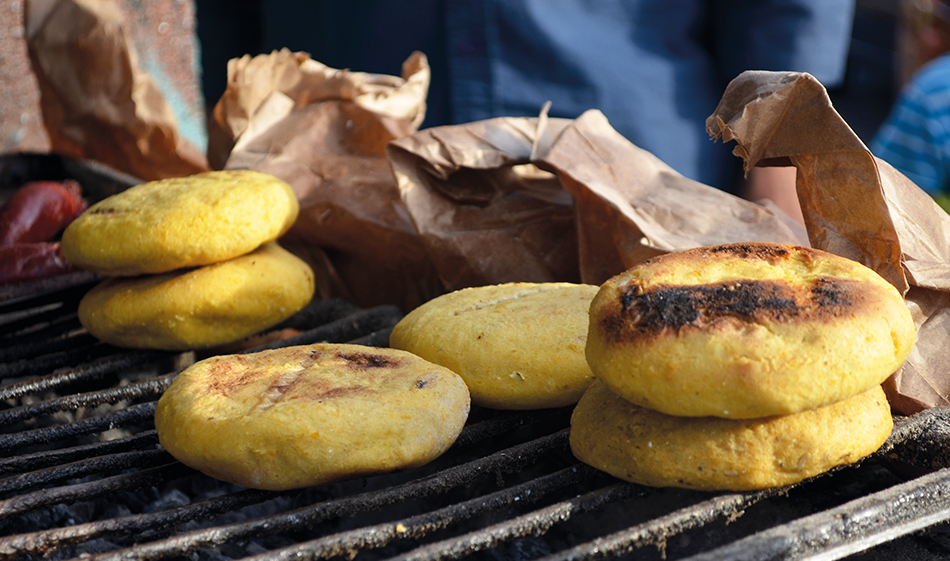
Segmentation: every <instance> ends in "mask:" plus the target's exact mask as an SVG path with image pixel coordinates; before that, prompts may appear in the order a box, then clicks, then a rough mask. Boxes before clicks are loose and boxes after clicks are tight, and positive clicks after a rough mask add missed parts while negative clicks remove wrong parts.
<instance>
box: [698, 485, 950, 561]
mask: <svg viewBox="0 0 950 561" xmlns="http://www.w3.org/2000/svg"><path fill="white" fill-rule="evenodd" d="M947 520H950V470H948V469H942V470H940V471H937V472H935V473H931V474H928V475H925V476H923V477H920V478H918V479H914V480H912V481H908V482H907V483H903V484H900V485H896V486H894V487H891V488H889V489H886V490H884V491H879V492H877V493H874V494H872V495H869V496H867V497H862V498H860V499H857V500H855V501H851V502H848V503H846V504H843V505H841V506H839V507H837V508H833V509H829V510H826V511H824V512H821V513H818V514H815V515H813V516H808V517H805V518H800V519H798V520H796V521H794V522H791V523H788V524H783V525H781V526H777V527H775V528H772V529H769V530H765V531H763V532H760V533H758V534H755V535H753V536H750V537H748V538H745V539H742V540H738V541H736V542H733V543H731V544H729V545H727V546H723V547H721V548H718V549H715V550H712V551H709V552H705V553H702V554H699V555H695V556H693V557H690V558H689V561H713V560H721V559H733V560H736V561H742V560H749V561H753V560H757V559H790V558H795V559H804V558H808V559H823V560H832V559H841V558H842V557H845V556H847V555H850V554H852V553H857V552H859V551H864V550H866V549H868V548H869V547H872V546H874V545H877V544H880V543H883V542H885V541H890V540H892V539H894V538H896V537H899V536H903V535H906V534H909V533H911V532H915V531H917V530H920V529H923V528H926V527H928V526H931V525H933V524H937V523H940V522H945V521H947Z"/></svg>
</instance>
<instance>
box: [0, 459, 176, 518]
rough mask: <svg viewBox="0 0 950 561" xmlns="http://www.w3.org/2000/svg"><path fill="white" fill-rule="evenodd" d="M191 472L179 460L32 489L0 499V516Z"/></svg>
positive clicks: (143, 484) (133, 486) (95, 495)
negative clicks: (59, 485) (102, 476)
mask: <svg viewBox="0 0 950 561" xmlns="http://www.w3.org/2000/svg"><path fill="white" fill-rule="evenodd" d="M191 473H194V470H192V469H191V468H189V467H186V466H184V465H183V464H180V463H171V464H166V465H164V466H159V467H154V468H147V469H143V470H141V471H136V472H132V473H127V474H122V475H116V476H112V477H107V478H105V479H100V480H97V481H90V482H88V483H76V484H74V485H66V486H63V487H56V488H53V489H43V490H40V491H34V492H32V493H27V494H25V495H19V496H16V497H13V498H11V499H6V500H4V501H0V519H3V518H6V517H8V516H13V515H17V514H23V513H25V512H30V511H33V510H36V509H39V508H43V507H46V506H50V505H55V504H59V503H67V502H74V501H77V500H88V499H92V498H96V497H103V496H106V495H110V494H114V493H118V492H119V491H127V490H129V489H141V488H142V487H144V486H146V485H157V484H160V483H162V482H164V481H170V480H173V479H178V478H179V477H183V476H185V475H188V474H191Z"/></svg>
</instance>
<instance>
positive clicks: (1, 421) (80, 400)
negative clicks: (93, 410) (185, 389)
mask: <svg viewBox="0 0 950 561" xmlns="http://www.w3.org/2000/svg"><path fill="white" fill-rule="evenodd" d="M174 379H175V374H166V375H164V376H161V377H159V378H154V379H152V380H146V381H144V382H138V383H135V384H130V385H128V386H123V387H119V388H110V389H107V390H99V391H95V392H88V393H81V394H76V395H70V396H66V397H61V398H58V399H51V400H47V401H43V402H41V403H36V404H32V405H23V406H20V407H14V408H12V409H7V410H6V411H0V426H3V425H10V424H13V423H15V422H17V421H23V420H26V419H34V418H37V417H43V416H45V415H50V414H52V413H56V412H59V411H76V410H77V409H80V408H83V407H96V406H98V405H102V404H105V403H113V404H114V403H118V402H119V401H123V400H133V399H140V398H143V397H155V398H156V399H157V397H158V396H160V395H161V394H162V392H164V391H165V390H166V389H167V388H168V386H170V385H171V383H172V380H174Z"/></svg>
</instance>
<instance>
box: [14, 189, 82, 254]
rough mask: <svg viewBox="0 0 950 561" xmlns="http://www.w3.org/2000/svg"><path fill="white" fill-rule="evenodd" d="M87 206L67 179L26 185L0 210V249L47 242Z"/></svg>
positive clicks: (78, 191)
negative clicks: (15, 245) (18, 244)
mask: <svg viewBox="0 0 950 561" xmlns="http://www.w3.org/2000/svg"><path fill="white" fill-rule="evenodd" d="M87 206H89V205H88V203H87V202H86V201H85V200H84V199H83V198H82V189H81V187H80V185H79V183H77V182H76V181H73V180H71V179H67V180H66V181H63V182H57V181H34V182H32V183H27V184H26V185H24V186H23V187H20V188H19V189H17V190H16V191H14V193H13V194H12V195H11V196H10V198H9V199H7V202H6V203H5V204H4V205H3V209H0V246H2V245H10V244H15V243H27V242H45V241H48V240H51V239H53V237H54V236H56V234H58V233H60V232H61V231H62V230H63V229H64V228H65V227H66V226H67V225H69V223H70V222H72V221H73V219H75V218H76V217H77V216H79V214H80V213H82V211H84V210H86V207H87Z"/></svg>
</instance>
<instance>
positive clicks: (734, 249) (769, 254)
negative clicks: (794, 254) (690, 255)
mask: <svg viewBox="0 0 950 561" xmlns="http://www.w3.org/2000/svg"><path fill="white" fill-rule="evenodd" d="M706 249H707V250H708V251H709V252H710V253H721V254H731V255H735V256H737V257H741V258H742V259H764V260H766V261H771V260H774V259H778V258H782V257H786V256H787V255H788V254H789V251H788V249H787V248H785V247H783V246H780V245H775V244H770V243H755V242H744V243H731V244H725V245H718V246H714V247H710V248H706Z"/></svg>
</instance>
